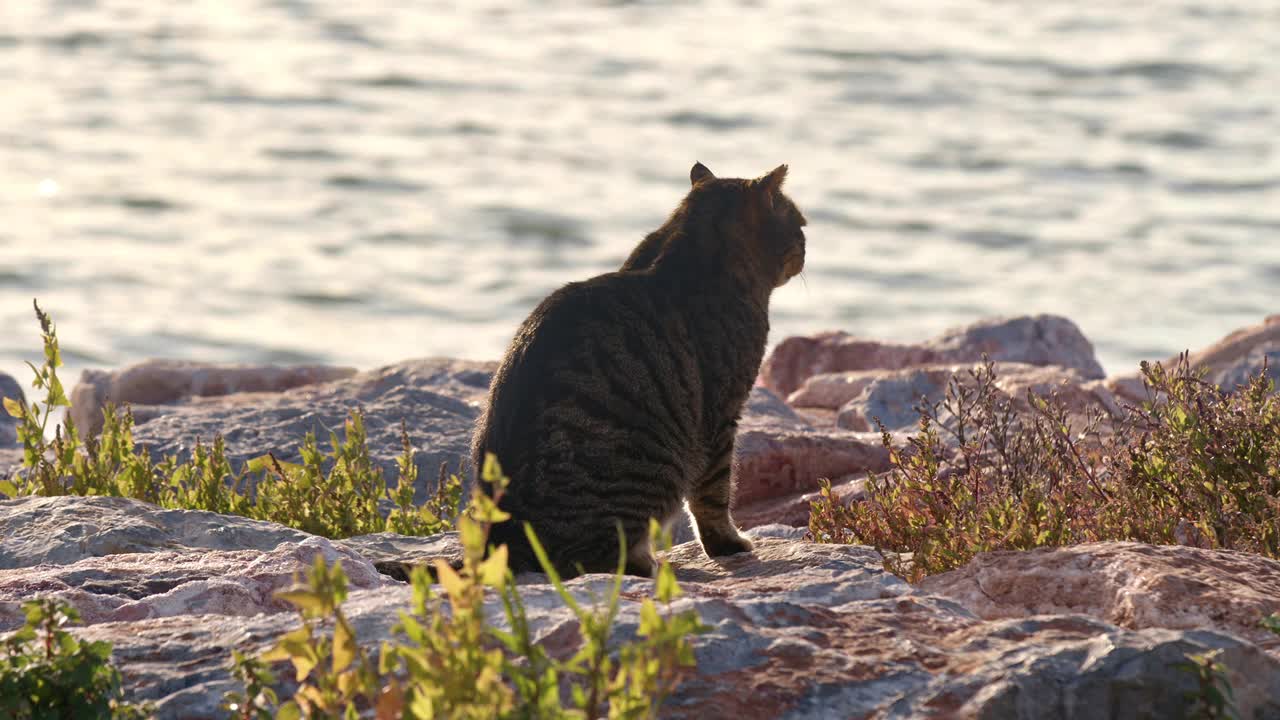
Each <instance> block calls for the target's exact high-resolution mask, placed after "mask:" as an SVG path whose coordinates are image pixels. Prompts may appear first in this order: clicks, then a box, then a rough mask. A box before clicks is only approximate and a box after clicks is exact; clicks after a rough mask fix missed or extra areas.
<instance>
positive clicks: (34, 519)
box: [0, 496, 312, 570]
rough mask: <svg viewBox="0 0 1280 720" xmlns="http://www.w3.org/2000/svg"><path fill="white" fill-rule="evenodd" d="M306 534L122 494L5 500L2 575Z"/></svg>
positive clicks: (296, 539) (265, 543)
mask: <svg viewBox="0 0 1280 720" xmlns="http://www.w3.org/2000/svg"><path fill="white" fill-rule="evenodd" d="M310 537H312V536H311V535H308V534H307V533H304V532H302V531H300V530H294V529H292V528H287V527H284V526H283V525H277V524H275V523H270V522H263V521H261V520H250V519H248V518H243V517H238V516H235V515H219V514H218V513H212V512H205V511H203V510H164V509H161V508H158V507H156V506H154V505H150V504H147V503H144V502H140V501H138V500H129V499H127V498H117V497H75V496H62V497H20V498H16V499H13V500H0V538H4V542H2V543H0V570H4V569H10V568H29V567H34V566H36V565H70V564H73V563H76V562H78V561H80V560H83V559H85V558H95V557H102V556H106V555H118V554H125V553H145V552H156V551H161V550H166V551H205V550H262V551H267V550H272V549H274V548H275V547H276V546H277V545H279V544H280V543H283V542H293V543H301V542H303V541H304V540H307V539H308V538H310Z"/></svg>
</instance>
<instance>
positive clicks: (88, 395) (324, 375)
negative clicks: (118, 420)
mask: <svg viewBox="0 0 1280 720" xmlns="http://www.w3.org/2000/svg"><path fill="white" fill-rule="evenodd" d="M355 372H356V371H355V369H353V368H344V367H332V366H328V365H295V366H280V365H218V364H213V363H198V362H189V361H184V360H148V361H146V362H142V363H139V364H137V365H131V366H129V367H126V368H122V369H120V370H111V371H104V370H85V371H84V372H83V373H82V374H81V375H80V382H79V383H77V384H76V387H75V389H74V390H72V391H71V419H72V420H74V421H75V423H76V426H77V427H78V428H80V430H81V431H82V432H83V433H85V435H86V436H89V435H96V434H97V433H98V431H99V430H101V429H102V408H103V406H105V405H106V404H107V403H109V402H110V403H114V404H116V405H122V404H124V403H129V404H130V405H132V406H134V408H135V413H137V414H139V415H147V416H150V415H153V414H155V413H157V412H161V411H158V410H153V409H151V408H149V407H147V406H152V405H170V404H173V403H178V402H182V401H186V400H190V399H193V398H200V397H220V396H223V395H233V394H237V393H255V392H280V391H282V390H288V389H290V388H295V387H299V386H303V385H313V384H315V383H322V382H328V381H331V380H338V379H341V378H346V377H350V376H352V375H354V374H355Z"/></svg>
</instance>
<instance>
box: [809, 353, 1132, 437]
mask: <svg viewBox="0 0 1280 720" xmlns="http://www.w3.org/2000/svg"><path fill="white" fill-rule="evenodd" d="M981 367H982V366H981V364H980V363H966V364H963V365H959V364H953V365H921V366H918V367H912V368H906V369H903V370H855V371H848V372H843V373H823V374H821V375H814V376H813V377H810V378H808V379H807V380H805V382H804V385H802V386H801V387H800V389H799V390H797V391H796V392H794V393H792V394H791V397H790V398H789V399H788V401H789V402H790V403H791V404H793V405H796V406H804V405H810V404H813V405H818V406H819V407H821V408H824V409H830V408H833V407H835V408H838V411H837V412H836V415H835V425H836V426H837V427H840V428H845V429H848V430H853V431H857V432H868V431H872V430H876V429H877V427H878V426H877V421H879V423H882V424H883V425H884V426H885V427H886V428H887V429H889V430H892V431H903V432H910V431H912V430H914V429H915V427H916V426H917V425H918V424H919V420H920V414H919V411H918V410H917V408H918V407H919V406H920V403H921V402H922V401H924V402H928V403H938V402H941V401H942V400H943V398H944V397H945V395H946V392H947V388H948V385H949V384H950V383H951V380H952V378H953V377H955V378H958V380H959V381H960V382H962V383H972V382H973V373H974V372H975V371H977V370H979V369H980V368H981ZM994 369H995V373H996V383H995V386H996V389H997V390H999V391H1000V392H1001V393H1003V394H1004V395H1005V396H1007V397H1009V398H1011V399H1012V400H1013V401H1014V403H1015V404H1016V405H1017V406H1018V407H1021V408H1023V409H1024V410H1025V409H1027V408H1028V407H1029V406H1028V403H1027V401H1026V398H1027V393H1028V391H1030V392H1032V393H1034V394H1036V395H1040V396H1045V397H1047V396H1049V395H1052V394H1056V395H1057V398H1058V400H1059V402H1061V403H1062V404H1063V405H1064V406H1065V407H1066V408H1067V410H1068V411H1069V412H1070V413H1071V414H1072V415H1073V416H1078V417H1083V416H1084V415H1085V414H1086V413H1087V412H1089V411H1090V410H1095V409H1096V410H1102V411H1104V412H1106V413H1109V414H1113V415H1118V414H1120V413H1121V411H1122V408H1121V403H1120V401H1119V400H1117V399H1116V397H1115V395H1114V393H1113V392H1112V391H1111V390H1110V389H1109V388H1108V387H1107V386H1106V385H1105V384H1104V383H1103V382H1102V381H1099V380H1090V381H1086V380H1085V379H1084V378H1083V377H1082V376H1081V375H1080V374H1079V373H1078V372H1076V371H1074V370H1070V369H1067V368H1062V367H1056V366H1040V365H1029V364H1026V363H1012V362H1000V363H996V364H995V366H994Z"/></svg>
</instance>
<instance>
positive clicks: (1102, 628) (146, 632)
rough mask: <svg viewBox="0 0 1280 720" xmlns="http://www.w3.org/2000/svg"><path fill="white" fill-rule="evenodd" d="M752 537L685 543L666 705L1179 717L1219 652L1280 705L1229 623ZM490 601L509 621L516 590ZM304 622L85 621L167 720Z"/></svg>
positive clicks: (554, 598)
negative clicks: (1130, 611)
mask: <svg viewBox="0 0 1280 720" xmlns="http://www.w3.org/2000/svg"><path fill="white" fill-rule="evenodd" d="M776 530H777V528H772V529H770V531H771V532H773V531H776ZM748 534H749V535H752V536H753V537H754V538H755V543H756V547H755V550H754V551H752V552H751V553H743V554H739V555H734V556H730V557H725V558H715V559H709V558H707V557H706V556H705V555H704V554H703V553H702V550H701V548H700V547H698V546H697V545H696V544H692V543H691V544H686V545H682V546H679V547H676V548H674V549H673V550H672V551H671V553H670V557H671V560H672V563H673V565H674V566H675V568H676V573H677V576H678V578H679V580H680V583H681V586H682V589H683V590H684V595H683V596H682V597H681V598H679V599H678V600H676V601H675V602H674V603H673V606H672V609H673V610H675V611H683V610H693V611H695V612H696V613H697V614H698V615H699V617H700V618H701V619H702V622H703V623H704V624H705V625H706V626H707V627H708V630H707V632H705V633H702V634H699V635H696V636H695V637H694V638H693V639H692V642H693V649H694V655H695V657H696V660H697V668H696V670H693V671H689V672H686V673H684V674H683V675H682V676H681V678H680V682H679V683H678V685H677V686H676V687H675V689H674V692H673V694H672V696H671V697H670V698H669V699H668V701H667V702H666V704H664V705H663V707H662V709H661V710H660V713H659V715H660V717H663V718H677V719H681V718H689V719H692V720H706V719H707V718H720V717H733V718H740V719H742V720H752V719H754V718H762V719H763V718H768V719H770V720H773V719H774V718H785V719H787V720H799V719H800V718H828V717H832V718H892V717H900V718H936V719H938V720H942V719H944V718H946V719H951V718H1001V719H1003V718H1010V719H1013V720H1032V719H1035V720H1039V719H1041V718H1062V719H1063V720H1067V719H1073V720H1088V719H1091V718H1096V717H1105V718H1115V719H1123V720H1137V719H1138V718H1165V717H1169V718H1175V717H1181V716H1182V715H1181V714H1182V713H1184V712H1185V710H1186V701H1185V699H1184V698H1185V693H1187V692H1190V691H1193V690H1194V689H1195V688H1196V684H1195V678H1194V676H1193V675H1191V674H1190V673H1187V672H1185V671H1183V670H1180V669H1178V667H1177V665H1178V664H1179V663H1180V662H1183V661H1184V660H1185V659H1186V656H1187V654H1188V653H1194V652H1205V651H1208V650H1213V649H1220V650H1221V651H1222V654H1221V655H1220V656H1219V660H1220V661H1221V662H1223V663H1224V664H1225V665H1226V667H1227V668H1228V673H1229V680H1230V682H1231V684H1232V686H1233V688H1234V690H1235V697H1236V701H1237V710H1238V711H1239V712H1240V714H1241V717H1248V718H1270V717H1276V716H1277V713H1280V659H1277V658H1275V657H1272V656H1270V655H1268V654H1267V653H1265V652H1264V651H1262V650H1261V649H1259V648H1258V646H1256V645H1254V644H1252V643H1249V642H1247V641H1245V640H1243V639H1241V638H1240V637H1238V636H1236V635H1232V634H1228V633H1224V632H1221V631H1220V630H1218V629H1217V627H1216V626H1215V625H1214V623H1213V621H1212V619H1210V621H1209V622H1207V623H1206V624H1205V626H1204V627H1201V628H1197V629H1195V630H1173V629H1166V628H1161V627H1151V628H1145V629H1129V628H1123V627H1117V626H1116V625H1113V624H1110V623H1108V622H1105V621H1103V620H1099V619H1095V618H1090V617H1086V616H1083V615H1079V614H1071V615H1041V616H1036V617H1029V618H1012V619H1002V620H994V621H986V620H983V619H982V618H979V617H977V616H976V615H974V614H973V613H971V612H969V611H967V610H965V609H964V608H962V607H960V605H958V604H957V603H956V602H954V601H952V600H950V599H949V598H947V597H943V596H939V595H933V594H929V593H926V592H924V591H922V590H920V589H919V588H916V587H912V586H910V585H908V584H906V583H904V582H902V581H901V580H899V579H897V578H895V577H893V576H891V575H889V574H887V573H885V571H884V570H883V568H882V566H881V558H880V557H879V555H878V554H877V553H875V552H874V551H872V550H871V549H869V548H864V547H857V546H840V545H818V544H811V543H804V542H797V541H795V540H786V539H775V538H773V537H766V536H764V535H763V534H760V533H754V532H749V533H748ZM611 582H612V579H611V578H610V577H608V576H603V575H587V576H583V577H579V578H576V579H574V580H572V581H570V582H568V583H567V588H568V591H569V592H570V593H572V594H573V595H574V597H576V598H577V599H578V601H579V602H580V603H585V604H587V605H590V603H591V602H592V600H591V599H592V598H595V597H599V596H600V595H601V594H602V593H604V592H606V591H607V589H608V587H609V584H610V583H611ZM621 589H622V593H621V601H620V603H619V607H618V611H617V615H616V619H615V621H614V625H613V638H614V642H615V643H617V642H619V641H620V640H621V639H624V638H631V637H634V636H635V633H636V630H637V628H638V626H639V622H640V607H641V600H642V599H643V598H645V597H648V596H650V595H651V593H652V591H653V584H652V581H650V580H645V579H641V578H625V579H624V580H623V581H622V588H621ZM519 591H520V594H521V596H522V602H523V605H524V607H525V609H526V611H527V615H528V623H529V629H530V633H531V636H532V639H533V640H534V641H535V642H537V643H540V644H541V645H542V646H543V647H544V648H546V649H547V651H548V652H549V653H550V654H553V655H555V656H564V655H567V654H570V653H572V652H574V651H575V650H576V649H577V648H578V644H579V643H580V636H579V635H578V633H577V632H576V627H577V625H576V623H577V620H576V618H575V617H574V615H573V613H572V611H571V610H569V608H567V607H566V606H565V604H564V601H563V600H561V599H560V597H559V595H558V593H557V591H556V589H555V588H554V587H552V586H551V585H549V584H548V583H546V582H545V581H543V580H542V579H541V578H539V577H538V576H536V575H529V576H522V579H521V582H520V585H519ZM411 595H412V592H411V589H410V588H409V587H407V586H404V585H399V586H388V587H385V588H379V589H376V590H356V591H354V592H352V593H351V596H350V599H349V600H348V602H347V603H346V604H345V606H344V607H343V612H344V614H345V615H346V616H347V618H348V619H349V621H350V623H351V625H352V626H353V628H354V629H355V634H356V638H357V640H358V642H359V643H360V645H361V647H362V648H364V649H365V651H366V652H370V653H371V654H372V653H376V651H377V648H378V646H379V645H380V643H382V642H383V641H385V640H388V639H390V638H392V637H393V634H392V628H393V627H394V626H395V624H396V623H397V621H398V620H399V615H400V613H401V612H403V611H404V610H405V608H407V607H408V606H409V603H410V601H411ZM485 611H486V616H487V617H490V618H493V619H494V622H495V623H496V624H498V626H499V627H505V623H504V621H503V620H502V617H503V612H502V606H501V600H500V599H498V598H496V597H490V598H489V599H488V600H487V602H486V608H485ZM296 625H297V618H296V616H295V615H293V614H291V613H276V614H266V615H260V616H257V617H228V616H220V615H207V614H206V615H189V616H183V617H155V618H147V619H144V620H138V621H133V622H115V623H100V624H97V625H92V626H89V627H86V628H76V629H74V632H76V633H77V634H78V635H80V636H82V637H84V638H87V639H93V640H106V641H109V642H111V643H112V644H113V646H114V660H115V662H116V663H117V664H118V665H119V666H120V667H121V668H122V670H123V674H124V678H125V685H126V694H127V696H128V697H129V698H131V699H134V700H153V701H156V711H157V717H158V718H159V720H169V719H170V718H184V720H197V719H201V718H222V717H225V711H222V710H219V709H218V706H217V704H218V701H219V700H220V699H221V697H222V694H223V693H224V692H226V691H227V690H229V689H231V688H232V687H233V684H232V683H231V681H230V680H229V677H228V674H227V670H226V665H227V658H228V656H229V655H230V651H231V650H232V649H238V650H241V651H244V652H255V651H260V650H262V649H264V648H266V647H268V646H270V645H271V644H272V643H273V642H274V640H275V639H276V638H277V637H279V636H280V635H281V634H283V633H285V632H288V631H289V630H291V629H292V628H294V627H296ZM614 647H615V648H616V645H615V646H614ZM1046 709H1047V710H1048V711H1049V712H1047V713H1046Z"/></svg>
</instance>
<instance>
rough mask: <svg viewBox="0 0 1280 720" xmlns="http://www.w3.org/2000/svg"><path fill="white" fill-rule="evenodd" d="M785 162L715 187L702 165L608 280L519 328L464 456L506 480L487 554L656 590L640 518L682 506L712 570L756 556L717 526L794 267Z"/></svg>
mask: <svg viewBox="0 0 1280 720" xmlns="http://www.w3.org/2000/svg"><path fill="white" fill-rule="evenodd" d="M786 175H787V166H786V165H781V166H779V167H778V168H776V169H775V170H773V171H772V172H770V173H768V174H767V175H764V176H762V177H760V178H757V179H753V180H745V179H739V178H718V177H716V176H715V175H714V174H712V172H711V171H710V170H709V169H707V167H706V166H704V165H703V164H702V163H697V164H695V165H694V166H693V169H692V170H691V171H690V173H689V179H690V184H691V186H692V187H691V188H690V190H689V192H688V194H687V195H686V196H685V198H684V200H683V201H682V202H681V203H680V205H679V206H678V207H677V208H676V209H675V211H674V212H673V213H672V214H671V216H670V217H669V218H668V220H667V221H666V223H665V224H664V225H663V226H662V227H661V228H659V229H658V230H656V231H654V232H653V233H650V234H649V235H648V236H646V237H645V238H644V240H643V241H642V242H641V243H640V244H639V245H638V246H636V248H635V249H634V251H633V252H632V253H631V255H630V256H629V257H628V258H627V259H626V261H625V262H624V263H623V265H622V267H621V268H620V269H619V270H618V271H616V272H610V273H606V274H604V275H600V276H597V277H594V278H591V279H589V280H585V281H581V282H573V283H569V284H568V285H566V286H564V287H563V288H561V289H559V290H557V291H556V292H554V293H552V294H551V295H550V296H549V297H547V298H546V299H545V300H544V301H543V302H542V303H541V304H540V305H538V307H537V308H536V309H535V310H534V311H533V313H532V314H530V315H529V317H528V319H526V320H525V321H524V323H523V324H522V325H521V326H520V328H519V330H518V331H517V332H516V335H515V338H514V339H513V340H512V342H511V345H510V347H509V349H508V350H507V353H506V356H505V357H504V358H503V360H502V363H501V365H500V366H499V368H498V370H497V372H496V373H495V374H494V376H493V380H492V383H491V385H490V388H489V402H488V406H487V408H486V409H485V411H484V413H483V415H482V416H481V417H480V418H479V420H478V422H477V427H476V432H475V436H474V440H473V443H472V461H473V463H474V467H476V468H477V469H478V468H481V467H483V462H484V458H485V455H486V453H493V454H494V455H495V456H496V457H497V459H498V461H499V462H500V463H501V465H502V468H503V470H504V472H505V474H506V475H508V476H509V477H510V479H511V482H510V485H509V487H508V488H507V490H506V492H505V493H504V494H503V496H502V497H501V498H500V501H499V507H501V508H502V509H503V510H504V511H506V512H508V513H510V514H511V519H510V520H507V521H505V522H502V523H498V524H496V525H495V526H494V527H493V529H492V532H491V534H490V544H491V546H497V545H500V544H506V545H507V546H508V551H509V565H510V567H511V568H512V570H513V571H517V572H519V571H523V570H537V569H538V568H539V566H538V564H537V562H536V559H535V557H534V555H533V553H532V550H531V548H530V546H529V543H528V541H527V540H526V538H525V534H524V530H523V524H524V523H529V524H530V525H531V526H532V527H533V529H534V531H535V532H536V534H537V537H538V539H539V541H540V542H541V543H542V545H543V546H544V547H545V548H546V549H547V554H548V556H549V559H550V560H551V562H552V564H553V565H554V566H555V568H556V570H557V571H558V572H560V573H562V574H564V575H566V576H574V575H577V574H578V573H580V572H613V571H614V570H615V569H616V568H617V566H618V561H619V559H620V558H619V541H618V529H617V528H618V526H619V525H621V527H622V529H623V531H624V533H625V537H626V545H627V550H626V557H625V570H626V572H627V573H628V574H632V575H640V576H646V577H649V576H652V575H653V574H654V572H655V570H656V563H655V559H654V554H653V548H652V547H651V543H650V541H649V532H648V531H649V522H650V518H654V519H657V520H658V521H659V522H661V523H663V524H664V526H666V525H669V524H670V522H672V521H673V520H674V518H675V517H676V514H677V513H678V512H679V511H680V510H681V509H682V507H683V504H684V502H686V501H687V503H688V511H689V514H690V515H692V517H693V522H694V526H695V529H696V531H697V535H698V539H699V541H700V542H701V544H702V547H703V549H704V550H705V552H706V553H707V555H708V556H710V557H717V556H723V555H732V554H735V553H739V552H746V551H749V550H751V548H752V545H751V541H750V540H749V539H747V538H745V537H743V535H742V533H740V532H739V530H738V528H737V526H736V525H735V524H734V522H733V518H732V516H731V515H730V511H729V508H730V505H731V504H732V502H733V487H734V477H733V447H734V441H735V436H736V432H737V425H738V419H739V417H740V416H741V414H742V408H743V405H744V404H745V402H746V400H747V395H748V394H749V393H750V391H751V387H752V385H753V384H754V382H755V378H756V375H757V373H758V371H759V367H760V361H761V360H762V358H763V356H764V350H765V343H766V340H767V338H768V333H769V298H770V295H771V294H772V292H773V290H774V288H777V287H781V286H782V285H783V284H785V283H786V282H787V281H788V280H790V279H791V278H792V277H794V276H795V275H797V274H798V273H799V272H800V271H801V270H802V269H803V268H804V258H805V236H804V231H803V230H802V228H803V227H804V225H805V219H804V216H803V215H802V214H801V213H800V211H799V210H798V209H797V208H796V206H795V204H794V203H793V202H792V201H791V200H790V199H789V198H788V197H787V196H786V195H784V194H783V193H782V183H783V180H785V179H786Z"/></svg>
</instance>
